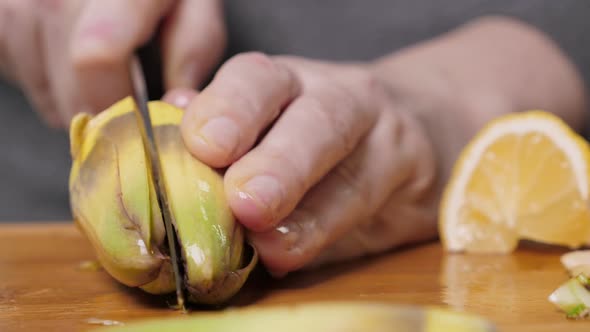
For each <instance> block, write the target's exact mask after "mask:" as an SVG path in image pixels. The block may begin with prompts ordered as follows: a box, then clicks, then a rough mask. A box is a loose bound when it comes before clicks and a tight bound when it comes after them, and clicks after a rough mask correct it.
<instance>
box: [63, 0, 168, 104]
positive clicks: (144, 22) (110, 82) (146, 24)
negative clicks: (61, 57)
mask: <svg viewBox="0 0 590 332" xmlns="http://www.w3.org/2000/svg"><path fill="white" fill-rule="evenodd" d="M172 4H173V0H125V1H121V0H88V2H87V3H86V5H85V6H84V9H83V11H82V13H81V16H80V17H79V19H78V21H77V24H76V26H75V28H74V31H73V33H72V37H71V39H70V52H71V61H72V66H73V67H74V72H75V74H76V78H77V80H78V84H79V88H80V93H81V97H82V98H83V103H84V104H85V105H84V106H85V107H87V108H88V109H89V110H90V111H94V112H97V111H100V110H102V109H104V108H106V107H107V106H108V105H110V104H112V103H114V102H115V101H117V100H119V99H121V98H123V97H125V96H127V95H128V94H129V92H130V82H129V79H128V77H129V75H128V66H129V59H130V56H131V55H132V54H133V52H134V51H135V49H136V48H137V47H138V46H140V45H142V44H143V43H145V42H146V41H147V40H148V39H149V38H150V37H151V35H152V34H153V33H154V32H155V29H156V27H157V25H158V23H159V22H160V20H161V19H162V18H163V17H164V16H165V15H166V14H167V13H168V12H169V11H170V9H171V8H172Z"/></svg>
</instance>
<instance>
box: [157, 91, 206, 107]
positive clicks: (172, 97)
mask: <svg viewBox="0 0 590 332" xmlns="http://www.w3.org/2000/svg"><path fill="white" fill-rule="evenodd" d="M196 95H197V91H195V90H192V89H186V88H178V89H173V90H170V91H168V92H166V94H165V95H164V97H162V100H163V101H165V102H167V103H169V104H172V105H174V106H176V107H178V108H182V109H186V108H187V106H188V104H189V103H190V101H191V100H192V99H193V98H195V96H196Z"/></svg>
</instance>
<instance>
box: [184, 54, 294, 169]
mask: <svg viewBox="0 0 590 332" xmlns="http://www.w3.org/2000/svg"><path fill="white" fill-rule="evenodd" d="M299 89H300V87H299V82H298V80H297V78H296V77H295V76H294V75H293V74H292V73H291V71H290V70H289V69H288V68H287V67H286V66H284V65H282V64H279V63H277V62H275V61H273V60H272V59H270V58H269V57H267V56H265V55H262V54H258V53H246V54H242V55H238V56H235V57H234V58H232V59H230V60H229V61H228V62H227V63H226V64H224V65H223V66H222V67H221V69H220V70H219V72H218V73H217V75H216V77H215V78H214V79H213V81H212V82H211V84H210V85H209V86H208V87H207V88H205V89H204V90H203V91H202V92H201V93H200V94H199V95H198V96H197V97H196V98H195V99H194V100H193V101H192V103H191V104H190V105H189V107H188V109H187V112H186V113H185V117H184V119H183V121H182V126H181V130H182V135H183V139H184V142H185V144H186V145H187V147H188V149H189V150H190V151H191V153H192V154H193V155H195V156H196V157H197V158H198V159H200V160H202V161H203V162H205V163H208V164H209V165H211V166H214V167H225V166H227V165H229V164H230V163H232V162H233V161H235V160H237V159H238V158H240V157H241V156H242V155H243V154H244V153H245V152H246V151H247V150H249V149H250V148H251V147H252V145H253V144H254V143H255V141H256V140H257V138H258V137H259V135H260V133H261V132H262V131H263V129H265V128H266V127H267V126H268V125H269V124H270V123H271V122H272V121H273V120H274V119H275V118H276V117H277V116H278V115H279V113H280V111H281V110H282V109H283V107H284V106H285V105H287V104H288V103H289V102H290V101H291V100H293V99H294V98H295V97H296V96H297V95H298V93H299Z"/></svg>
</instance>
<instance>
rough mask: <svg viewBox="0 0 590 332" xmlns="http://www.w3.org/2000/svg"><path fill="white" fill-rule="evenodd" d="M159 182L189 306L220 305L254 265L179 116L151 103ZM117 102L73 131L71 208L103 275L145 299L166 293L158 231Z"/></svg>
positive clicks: (156, 212) (169, 287)
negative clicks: (187, 142)
mask: <svg viewBox="0 0 590 332" xmlns="http://www.w3.org/2000/svg"><path fill="white" fill-rule="evenodd" d="M149 109H150V117H151V119H152V124H153V127H154V136H155V139H156V143H157V145H158V147H159V158H160V162H161V164H162V173H163V174H162V179H163V182H164V184H165V188H166V194H167V196H168V199H169V204H170V209H171V214H172V217H173V227H174V229H175V231H176V235H177V238H178V242H179V245H180V255H181V257H182V261H183V266H184V268H183V270H184V276H183V281H184V288H186V289H187V290H188V295H189V298H188V299H189V301H191V302H193V303H200V304H220V303H223V302H225V301H227V300H228V299H230V298H231V297H232V296H233V295H235V293H237V292H238V291H239V290H240V288H241V287H242V286H243V284H244V283H245V281H246V279H247V278H248V275H249V274H250V272H251V271H252V269H253V268H254V267H255V265H256V264H257V255H256V252H255V251H249V250H247V249H248V248H249V247H248V246H247V243H246V241H245V238H244V230H243V228H242V227H241V226H240V225H239V224H238V223H237V222H236V220H235V218H234V216H233V215H232V213H231V210H230V209H229V206H228V204H227V201H226V198H225V194H224V189H223V178H222V175H220V174H219V173H217V172H216V171H215V170H214V169H212V168H210V167H209V166H207V165H205V164H203V163H202V162H200V161H199V160H197V159H195V158H194V157H193V156H192V155H191V154H190V153H189V152H188V151H187V150H186V148H185V146H184V144H183V141H182V138H181V135H180V131H179V128H178V124H179V123H180V121H181V119H182V115H183V111H182V110H180V109H178V108H176V107H174V106H172V105H169V104H167V103H164V102H159V101H153V102H150V103H149ZM135 112H136V105H135V103H134V102H133V99H132V98H130V97H128V98H125V99H123V100H121V101H119V102H117V103H116V104H114V105H113V106H111V107H110V108H108V109H107V110H105V111H103V112H101V113H100V114H98V115H96V116H91V115H89V114H85V113H81V114H78V115H77V116H76V117H75V118H74V119H73V121H72V124H71V127H70V142H71V155H72V168H71V171H70V179H69V190H70V206H71V210H72V214H73V217H74V220H75V222H76V224H77V225H78V226H79V228H80V229H81V231H82V232H83V233H84V234H85V235H86V237H87V238H88V240H89V241H90V243H91V245H92V247H93V249H94V251H95V253H96V256H97V258H98V260H99V262H100V263H101V265H102V266H103V267H104V269H105V270H106V271H107V272H108V273H109V274H110V275H111V276H112V277H114V278H115V279H116V280H118V281H119V282H121V283H123V284H125V285H127V286H130V287H140V288H141V289H143V290H144V291H146V292H149V293H153V294H164V293H170V292H173V291H174V288H175V285H174V277H173V274H172V266H171V262H170V257H169V249H168V246H167V241H166V231H165V227H164V224H163V221H162V217H161V212H160V209H159V205H158V202H157V198H156V192H155V185H154V181H153V179H152V178H151V173H150V172H149V171H148V169H147V167H148V166H149V165H148V164H147V163H148V159H146V153H147V152H146V149H145V147H144V145H143V141H142V136H141V135H142V134H143V131H142V130H140V127H139V123H138V121H137V117H136V114H135Z"/></svg>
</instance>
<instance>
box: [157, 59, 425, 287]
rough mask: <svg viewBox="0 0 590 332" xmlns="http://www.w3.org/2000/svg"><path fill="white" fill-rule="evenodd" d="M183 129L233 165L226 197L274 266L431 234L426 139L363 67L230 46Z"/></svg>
mask: <svg viewBox="0 0 590 332" xmlns="http://www.w3.org/2000/svg"><path fill="white" fill-rule="evenodd" d="M171 96H172V95H169V98H168V99H172V100H173V99H174V97H171ZM177 96H178V95H176V97H177ZM181 130H182V134H183V137H184V140H185V144H187V147H188V149H189V150H190V151H191V152H192V153H193V154H194V155H195V156H196V157H197V158H199V159H200V160H202V161H204V162H206V163H208V164H209V165H212V166H214V167H227V166H229V168H228V169H227V172H226V173H225V187H226V194H227V197H228V200H229V204H230V206H231V208H232V210H233V212H234V214H235V215H236V217H237V218H238V219H239V221H240V222H241V223H242V224H243V225H244V226H245V227H246V228H247V229H249V231H250V232H249V238H250V241H251V243H252V244H253V245H254V246H255V247H256V248H257V250H258V252H259V254H260V257H261V259H262V261H263V263H264V264H265V265H266V267H267V268H268V269H269V270H270V271H271V272H272V273H274V274H275V275H283V274H285V273H288V272H290V271H294V270H297V269H300V268H302V267H306V266H311V265H316V264H320V263H324V262H331V261H337V260H342V259H349V258H354V257H359V256H361V255H365V254H368V253H375V252H380V251H383V250H387V249H389V248H391V247H394V246H396V245H399V244H402V243H408V242H412V241H417V240H422V239H426V238H432V237H433V236H434V235H435V234H436V227H435V217H436V214H435V209H434V208H433V207H434V204H433V203H434V200H433V199H432V198H433V197H435V196H434V195H433V194H432V191H433V190H432V189H433V185H434V183H435V173H436V165H435V161H434V160H433V153H432V151H431V145H430V142H429V141H428V138H427V136H426V135H425V133H424V130H423V128H422V126H421V124H420V123H419V121H418V120H417V119H416V118H415V117H414V116H413V114H412V112H411V110H410V109H408V108H407V107H406V105H405V104H402V103H397V102H396V99H395V98H393V97H392V96H391V95H390V94H389V93H387V92H386V89H385V87H384V86H383V85H382V83H381V82H380V81H379V80H377V79H376V76H375V75H374V74H373V72H372V71H371V69H370V67H369V66H364V65H354V64H330V63H322V62H317V61H311V60H306V59H301V58H294V57H267V56H264V55H261V54H257V53H249V54H243V55H238V56H236V57H234V58H233V59H231V60H229V61H228V62H227V63H225V64H224V65H223V66H222V67H221V69H220V71H219V72H218V73H217V75H216V76H215V78H214V80H213V81H212V83H211V84H210V85H209V86H208V87H206V88H205V89H204V90H203V91H202V92H201V93H200V94H198V95H197V96H196V97H194V98H193V99H192V101H191V103H190V104H189V106H188V108H187V111H186V113H185V118H184V120H183V123H182V126H181Z"/></svg>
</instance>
